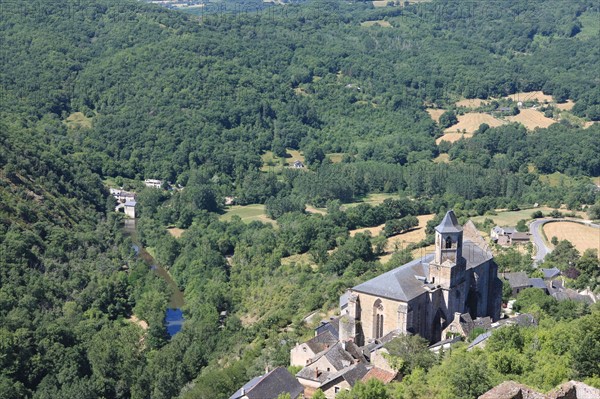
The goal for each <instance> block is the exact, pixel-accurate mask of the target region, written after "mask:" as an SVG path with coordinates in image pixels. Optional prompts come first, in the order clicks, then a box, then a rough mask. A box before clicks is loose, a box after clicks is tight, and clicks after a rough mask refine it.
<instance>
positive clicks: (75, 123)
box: [65, 112, 92, 129]
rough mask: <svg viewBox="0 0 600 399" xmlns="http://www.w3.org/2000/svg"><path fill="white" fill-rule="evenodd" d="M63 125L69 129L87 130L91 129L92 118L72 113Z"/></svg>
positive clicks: (79, 113) (80, 113)
mask: <svg viewBox="0 0 600 399" xmlns="http://www.w3.org/2000/svg"><path fill="white" fill-rule="evenodd" d="M65 123H66V124H67V127H68V128H69V129H77V128H79V129H89V128H91V127H92V118H88V117H87V116H85V115H84V114H83V113H82V112H73V113H72V114H71V115H69V117H68V118H67V119H66V120H65Z"/></svg>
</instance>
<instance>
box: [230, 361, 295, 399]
mask: <svg viewBox="0 0 600 399" xmlns="http://www.w3.org/2000/svg"><path fill="white" fill-rule="evenodd" d="M303 391H304V388H302V385H300V383H299V382H298V380H296V379H295V378H294V376H293V375H291V374H290V372H289V371H287V369H285V368H284V367H278V368H276V369H274V370H273V371H271V372H267V373H266V374H264V375H261V376H259V377H255V378H253V379H251V380H250V381H248V382H247V383H246V384H244V386H243V387H241V388H240V389H238V390H237V391H236V392H235V393H234V394H233V395H231V396H230V397H229V399H277V397H278V396H279V395H281V394H289V395H290V398H291V399H300V398H303Z"/></svg>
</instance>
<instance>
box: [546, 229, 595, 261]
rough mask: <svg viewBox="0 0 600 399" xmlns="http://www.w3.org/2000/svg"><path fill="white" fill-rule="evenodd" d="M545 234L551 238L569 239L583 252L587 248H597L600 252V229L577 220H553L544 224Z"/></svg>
mask: <svg viewBox="0 0 600 399" xmlns="http://www.w3.org/2000/svg"><path fill="white" fill-rule="evenodd" d="M543 228H544V234H546V237H548V240H550V239H551V238H552V237H556V238H558V239H559V240H569V241H570V242H571V243H572V244H573V245H574V246H575V248H577V250H578V251H579V252H581V253H583V252H584V251H585V250H586V249H596V250H597V251H598V253H600V229H596V228H593V227H590V226H584V225H582V224H580V223H575V222H553V223H546V224H545V225H544V227H543Z"/></svg>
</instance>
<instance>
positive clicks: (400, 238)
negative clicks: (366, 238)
mask: <svg viewBox="0 0 600 399" xmlns="http://www.w3.org/2000/svg"><path fill="white" fill-rule="evenodd" d="M434 216H435V215H433V214H430V215H420V216H417V219H418V220H419V225H418V226H417V227H415V228H414V229H412V230H411V231H409V232H406V233H402V234H399V235H397V236H394V237H390V238H389V239H388V244H387V246H386V252H390V251H393V250H394V246H395V245H394V244H395V243H396V242H397V243H398V244H399V245H402V246H403V247H405V246H406V245H408V244H412V243H417V242H419V241H421V240H423V239H424V238H425V226H427V222H428V221H430V220H431V219H433V217H434ZM384 227H385V223H384V224H380V225H379V226H375V227H365V228H362V229H355V230H350V236H351V237H354V236H355V235H356V234H358V233H365V232H367V231H368V232H370V233H371V236H373V237H375V236H377V235H379V233H381V231H382V230H383V228H384Z"/></svg>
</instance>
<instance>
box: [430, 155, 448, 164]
mask: <svg viewBox="0 0 600 399" xmlns="http://www.w3.org/2000/svg"><path fill="white" fill-rule="evenodd" d="M433 162H435V163H450V155H448V154H440V155H438V156H437V158H435V159H434V160H433Z"/></svg>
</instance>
